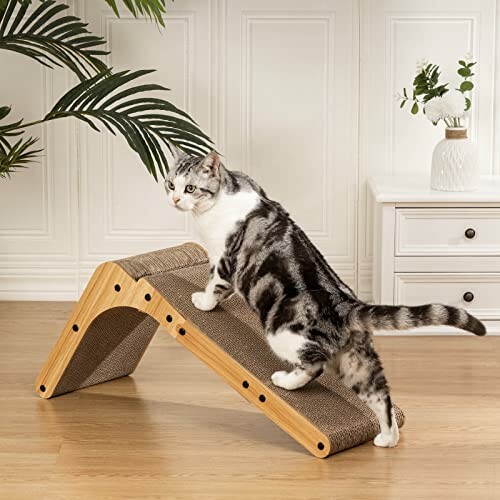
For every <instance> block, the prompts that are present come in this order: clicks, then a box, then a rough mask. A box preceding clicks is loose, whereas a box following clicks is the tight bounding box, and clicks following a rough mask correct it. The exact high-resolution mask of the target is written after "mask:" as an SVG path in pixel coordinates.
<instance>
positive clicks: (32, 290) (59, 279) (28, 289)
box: [0, 267, 94, 301]
mask: <svg viewBox="0 0 500 500" xmlns="http://www.w3.org/2000/svg"><path fill="white" fill-rule="evenodd" d="M93 271H94V268H92V269H90V268H89V269H84V270H75V269H72V268H64V267H61V268H50V269H46V268H22V269H21V268H0V300H37V301H76V300H78V299H79V297H80V295H81V292H82V291H83V289H84V288H85V286H86V285H87V282H88V280H89V279H90V276H91V275H92V273H93Z"/></svg>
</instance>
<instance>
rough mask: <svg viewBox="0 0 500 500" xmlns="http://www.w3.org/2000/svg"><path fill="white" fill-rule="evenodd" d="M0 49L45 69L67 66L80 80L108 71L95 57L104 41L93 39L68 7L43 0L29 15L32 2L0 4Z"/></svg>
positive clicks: (10, 0) (7, 0)
mask: <svg viewBox="0 0 500 500" xmlns="http://www.w3.org/2000/svg"><path fill="white" fill-rule="evenodd" d="M0 1H1V3H0V49H5V50H11V51H14V52H18V53H20V54H23V55H25V56H27V57H31V58H32V59H35V60H36V61H38V62H39V63H41V64H43V65H45V66H48V67H54V66H66V67H68V68H69V69H70V70H71V71H73V72H74V73H75V74H76V75H77V76H78V78H79V79H80V80H84V79H85V78H88V77H90V76H93V75H95V74H96V73H102V72H103V71H105V70H106V69H107V66H106V64H105V63H104V62H103V61H101V60H100V59H98V57H97V56H102V55H104V54H107V52H106V51H104V50H102V49H100V46H101V45H103V44H104V43H106V42H105V40H104V39H103V38H101V37H98V36H95V35H92V33H90V32H89V31H88V30H87V28H86V27H87V24H85V23H83V22H82V20H81V19H79V18H78V17H76V16H66V15H63V13H64V11H65V10H67V9H68V6H67V5H64V4H59V3H57V2H56V0H45V1H41V2H39V5H38V6H37V7H36V8H35V9H34V10H33V11H32V12H31V13H29V12H28V7H29V5H30V4H31V1H29V0H24V1H19V0H0Z"/></svg>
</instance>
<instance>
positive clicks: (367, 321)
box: [165, 152, 486, 447]
mask: <svg viewBox="0 0 500 500" xmlns="http://www.w3.org/2000/svg"><path fill="white" fill-rule="evenodd" d="M165 187H166V190H167V193H168V198H169V200H170V202H171V203H172V205H173V206H175V207H176V208H177V209H179V210H183V211H191V212H192V214H193V216H194V222H195V225H196V226H197V229H198V231H199V233H200V235H201V236H202V238H203V240H204V244H205V247H206V249H207V251H208V254H209V259H210V264H211V268H210V277H209V281H208V284H207V286H206V288H205V291H203V292H197V293H194V294H193V296H192V301H193V304H194V305H195V306H196V307H197V308H198V309H201V310H203V311H210V310H211V309H213V308H214V307H215V306H216V305H217V304H218V303H219V302H220V301H221V300H224V299H225V298H226V297H228V296H229V295H231V294H232V293H233V292H236V293H238V294H239V295H240V296H241V297H243V299H244V300H245V301H246V302H247V303H248V305H249V306H250V307H251V308H252V309H253V310H254V311H256V312H257V313H258V315H259V316H260V320H261V322H262V326H263V328H264V330H265V333H266V338H267V341H268V343H269V345H270V347H271V349H272V350H273V351H274V352H275V353H276V354H277V355H278V356H279V357H280V358H281V359H283V360H285V361H287V362H289V363H290V364H291V365H292V366H293V369H292V370H291V371H279V372H276V373H274V374H273V376H272V381H273V383H274V384H275V385H277V386H279V387H283V388H285V389H288V390H293V389H298V388H299V387H303V386H304V385H306V384H307V383H308V382H310V381H311V380H313V379H315V378H316V377H318V376H319V375H321V373H322V372H323V370H325V369H326V368H329V369H330V370H334V371H335V372H336V373H337V374H338V376H339V377H340V379H341V380H342V382H343V383H344V384H345V385H346V386H347V387H349V388H351V389H352V390H354V391H355V392H356V394H357V395H358V396H359V397H360V398H361V399H362V400H363V401H364V402H365V403H366V404H368V406H369V407H370V408H371V409H372V410H373V411H374V412H375V414H376V416H377V418H378V421H379V423H380V434H378V435H377V437H376V438H375V440H374V444H375V445H377V446H383V447H392V446H396V444H397V443H398V439H399V431H398V426H397V423H396V420H395V418H394V410H393V407H392V402H391V397H390V393H389V387H388V385H387V380H386V378H385V375H384V371H383V369H382V364H381V362H380V359H379V357H378V355H377V353H376V351H375V349H374V346H373V341H372V332H373V331H374V330H402V329H407V328H413V327H418V326H425V325H450V326H454V327H457V328H461V329H463V330H467V331H469V332H472V333H474V334H476V335H485V334H486V329H485V327H484V325H483V324H482V323H481V322H480V321H479V320H478V319H476V318H475V317H473V316H471V315H470V314H468V313H467V312H466V311H465V310H463V309H457V308H455V307H450V306H445V305H441V304H428V305H422V306H416V307H406V306H379V305H368V304H366V303H364V302H362V301H361V300H359V299H358V298H357V297H356V295H355V294H354V293H353V291H352V290H351V289H350V288H349V287H348V286H347V285H346V284H345V283H343V282H342V280H341V279H340V278H339V277H338V276H337V275H336V274H335V272H334V271H333V270H332V269H331V268H330V267H329V265H328V264H327V263H326V261H325V259H324V258H323V256H322V255H321V254H320V252H319V251H318V250H317V249H316V247H315V246H314V245H313V244H312V243H311V241H310V240H309V238H308V237H307V236H306V235H305V233H304V232H303V231H302V230H301V229H300V228H299V227H298V226H297V225H296V224H295V222H294V221H293V220H292V219H291V218H290V216H289V214H288V213H287V212H286V211H285V210H284V208H283V207H282V206H281V205H280V204H279V203H277V202H275V201H272V200H270V199H269V198H268V197H267V195H266V193H265V192H264V191H263V190H262V188H260V187H259V186H258V185H257V184H256V183H255V181H253V180H252V179H250V178H249V177H248V176H247V175H245V174H243V173H241V172H232V171H229V170H227V169H226V168H225V167H224V166H223V165H222V163H221V160H220V158H219V156H218V155H217V154H216V153H215V152H213V153H210V154H209V155H207V156H206V157H205V158H201V157H189V156H186V155H184V154H181V155H180V156H178V157H177V160H176V164H175V168H173V169H172V170H171V172H170V173H169V175H168V178H167V180H166V183H165Z"/></svg>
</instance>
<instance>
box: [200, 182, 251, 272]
mask: <svg viewBox="0 0 500 500" xmlns="http://www.w3.org/2000/svg"><path fill="white" fill-rule="evenodd" d="M258 202H259V196H258V194H257V193H256V192H255V191H241V192H239V193H236V194H226V193H221V194H220V195H219V198H218V200H217V203H216V204H215V205H214V206H213V207H212V208H210V209H209V210H207V211H206V212H203V213H202V214H199V215H195V216H194V222H195V227H196V230H197V231H198V233H199V235H200V237H201V239H202V241H203V244H204V246H205V248H206V249H207V251H208V255H209V258H210V262H212V263H216V262H217V261H218V260H219V258H220V256H221V255H222V254H223V252H224V249H225V246H226V239H227V237H228V235H229V234H230V233H231V232H233V231H234V229H235V227H236V224H237V223H238V222H239V221H241V220H243V219H244V218H245V217H246V216H247V214H248V213H249V212H251V211H252V210H253V209H254V208H255V207H256V206H257V204H258Z"/></svg>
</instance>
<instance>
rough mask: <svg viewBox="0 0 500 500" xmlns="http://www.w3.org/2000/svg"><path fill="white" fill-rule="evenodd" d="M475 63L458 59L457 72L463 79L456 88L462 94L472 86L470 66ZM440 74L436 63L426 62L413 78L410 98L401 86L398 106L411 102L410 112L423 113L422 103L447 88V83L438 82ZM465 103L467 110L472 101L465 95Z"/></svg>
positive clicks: (437, 95) (444, 92)
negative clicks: (401, 92) (401, 90)
mask: <svg viewBox="0 0 500 500" xmlns="http://www.w3.org/2000/svg"><path fill="white" fill-rule="evenodd" d="M475 64H476V63H475V62H469V63H467V62H465V61H464V60H460V61H458V65H459V68H458V70H457V73H458V75H460V76H461V77H462V78H463V81H462V82H461V83H460V86H459V88H458V89H457V90H459V91H460V92H462V93H463V94H465V92H470V91H471V90H472V89H473V88H474V84H473V82H471V81H470V79H471V78H472V77H473V76H474V73H473V72H472V70H471V68H472V67H473V66H474V65H475ZM440 76H441V73H440V70H439V66H438V65H437V64H426V65H425V67H422V68H421V69H420V70H419V71H418V73H417V75H416V76H415V78H414V80H413V87H412V98H410V97H408V92H407V90H406V88H403V94H402V95H398V97H399V99H401V103H400V105H399V107H400V108H401V109H403V108H404V107H405V104H406V103H407V102H411V103H413V104H412V106H411V108H410V111H411V114H413V115H416V114H418V112H419V111H420V110H422V111H423V112H424V113H425V109H424V105H425V104H426V103H427V102H429V101H430V100H431V99H434V98H435V97H442V96H443V95H444V94H446V92H448V90H449V88H448V87H449V83H443V84H440V82H439V78H440ZM465 103H466V107H465V111H467V110H469V109H470V107H471V105H472V101H471V99H470V98H469V97H467V96H466V97H465ZM435 125H436V124H435Z"/></svg>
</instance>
